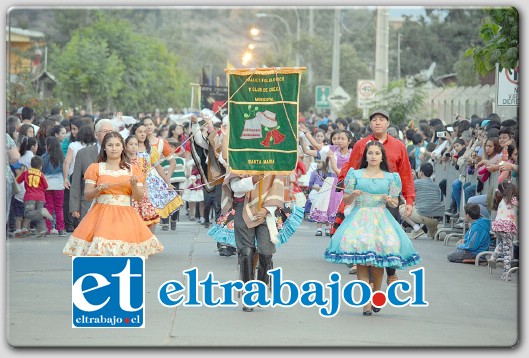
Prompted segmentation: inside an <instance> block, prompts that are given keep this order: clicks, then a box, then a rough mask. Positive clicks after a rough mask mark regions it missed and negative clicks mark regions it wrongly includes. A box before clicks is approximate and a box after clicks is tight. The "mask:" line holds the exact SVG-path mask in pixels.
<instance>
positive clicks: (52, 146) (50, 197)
mask: <svg viewBox="0 0 529 358" xmlns="http://www.w3.org/2000/svg"><path fill="white" fill-rule="evenodd" d="M63 129H64V128H63ZM61 141H62V140H61V139H58V138H57V137H55V136H50V137H48V138H46V152H45V153H44V154H43V155H42V161H43V164H42V173H44V175H46V179H47V182H48V188H47V189H46V192H45V197H46V209H47V210H48V212H50V214H52V215H53V214H55V229H52V227H53V223H52V220H48V221H46V226H47V227H48V233H49V234H58V235H59V236H66V230H65V225H64V212H63V210H62V207H63V204H64V177H63V175H62V165H63V162H64V155H63V154H62V148H61V143H60V142H61Z"/></svg>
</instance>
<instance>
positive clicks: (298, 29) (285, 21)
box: [255, 9, 301, 67]
mask: <svg viewBox="0 0 529 358" xmlns="http://www.w3.org/2000/svg"><path fill="white" fill-rule="evenodd" d="M294 10H295V12H296V21H297V26H296V41H297V43H298V47H299V42H300V39H301V23H300V21H299V14H298V10H297V9H294ZM255 16H257V17H275V18H276V19H279V20H280V21H281V22H283V24H285V27H286V28H287V31H288V34H289V37H292V31H291V30H290V25H289V24H288V22H287V20H285V19H284V18H283V17H281V16H279V15H276V14H268V13H264V12H260V13H257V14H256V15H255ZM291 55H292V43H290V49H289V56H288V57H289V58H290V57H291ZM299 63H300V57H299V50H298V49H296V66H298V67H299Z"/></svg>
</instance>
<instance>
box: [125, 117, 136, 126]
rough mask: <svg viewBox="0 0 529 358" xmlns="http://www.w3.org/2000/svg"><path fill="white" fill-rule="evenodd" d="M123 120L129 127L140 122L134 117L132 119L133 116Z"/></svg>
mask: <svg viewBox="0 0 529 358" xmlns="http://www.w3.org/2000/svg"><path fill="white" fill-rule="evenodd" d="M121 118H122V119H123V122H125V125H127V126H130V125H133V124H135V123H137V122H138V121H137V120H136V119H135V118H134V117H131V116H121Z"/></svg>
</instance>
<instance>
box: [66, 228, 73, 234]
mask: <svg viewBox="0 0 529 358" xmlns="http://www.w3.org/2000/svg"><path fill="white" fill-rule="evenodd" d="M74 230H75V229H74V228H73V227H67V228H66V232H68V233H69V232H73V231H74Z"/></svg>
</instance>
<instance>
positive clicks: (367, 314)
mask: <svg viewBox="0 0 529 358" xmlns="http://www.w3.org/2000/svg"><path fill="white" fill-rule="evenodd" d="M362 314H363V315H364V316H371V315H372V314H373V311H371V310H369V311H364V312H362Z"/></svg>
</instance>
